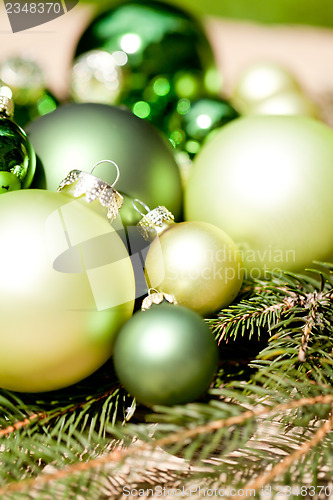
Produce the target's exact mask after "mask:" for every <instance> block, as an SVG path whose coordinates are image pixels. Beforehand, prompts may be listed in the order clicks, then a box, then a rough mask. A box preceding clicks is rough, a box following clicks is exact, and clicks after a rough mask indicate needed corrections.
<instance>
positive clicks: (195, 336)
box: [113, 303, 218, 406]
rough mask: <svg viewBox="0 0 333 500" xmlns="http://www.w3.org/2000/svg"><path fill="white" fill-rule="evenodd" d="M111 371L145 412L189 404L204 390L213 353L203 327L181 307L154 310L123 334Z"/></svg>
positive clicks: (136, 318) (207, 331)
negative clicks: (146, 408) (142, 406)
mask: <svg viewBox="0 0 333 500" xmlns="http://www.w3.org/2000/svg"><path fill="white" fill-rule="evenodd" d="M113 360H114V365H115V369H116V373H117V375H118V377H119V379H120V382H121V383H122V384H123V385H124V387H125V389H126V390H127V391H128V392H129V393H130V394H132V396H134V397H135V398H136V399H137V400H138V401H139V402H141V403H144V404H146V405H147V406H151V405H155V404H160V405H175V404H183V403H188V402H190V401H194V400H195V399H197V398H198V397H200V396H201V395H202V394H203V393H204V392H205V391H206V390H207V389H208V387H209V385H210V383H211V381H212V380H213V377H214V374H215V372H216V369H217V360H218V350H217V344H216V342H215V340H214V337H213V334H212V332H211V331H210V329H209V327H208V325H207V324H206V323H205V322H204V321H203V319H202V318H201V317H200V316H199V315H198V314H197V313H195V312H193V311H191V310H190V309H187V308H185V307H183V306H174V305H170V304H165V303H163V304H161V305H158V306H156V305H153V306H152V307H151V309H149V310H148V311H144V312H143V311H138V312H136V313H135V314H134V316H133V317H132V318H131V319H130V320H129V321H128V322H127V323H126V325H125V326H124V327H123V328H122V330H121V332H120V334H119V336H118V338H117V341H116V346H115V351H114V356H113Z"/></svg>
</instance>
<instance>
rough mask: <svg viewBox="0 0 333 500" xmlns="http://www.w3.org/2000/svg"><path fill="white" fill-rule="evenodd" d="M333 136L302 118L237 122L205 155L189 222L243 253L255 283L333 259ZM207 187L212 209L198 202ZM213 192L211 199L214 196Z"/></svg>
mask: <svg viewBox="0 0 333 500" xmlns="http://www.w3.org/2000/svg"><path fill="white" fill-rule="evenodd" d="M332 165H333V131H332V130H331V129H330V128H328V127H327V126H326V125H324V124H323V123H321V122H319V121H316V120H313V119H310V118H304V117H296V116H256V117H244V118H238V119H236V120H234V121H233V122H232V123H230V124H228V125H226V126H225V127H223V128H222V129H221V130H220V131H219V132H217V133H216V135H215V137H213V139H212V140H211V141H210V142H208V143H207V144H206V145H205V146H204V147H203V148H202V150H201V151H200V153H199V154H198V155H197V157H196V158H195V160H194V162H193V168H192V170H191V175H190V178H189V180H188V184H187V188H186V192H185V216H186V219H187V220H193V221H195V220H201V221H205V222H210V223H212V224H215V225H216V226H219V227H220V228H221V229H223V230H224V231H226V232H227V233H228V234H229V235H230V236H231V237H232V238H233V240H234V241H235V243H236V244H237V245H238V246H239V248H240V249H241V250H242V255H243V261H244V265H245V266H246V267H247V269H248V271H249V272H250V274H251V275H252V276H253V277H258V276H259V275H261V274H262V272H263V271H264V270H265V269H268V268H270V269H272V268H282V269H287V270H290V271H299V270H304V268H305V267H307V266H311V265H312V261H313V260H323V261H325V260H328V261H329V260H331V259H332V257H333V224H332V221H333V196H332V188H333V168H332ZM203 183H204V187H205V193H206V196H205V202H204V203H198V200H200V199H201V197H202V194H203ZM207 193H208V195H207Z"/></svg>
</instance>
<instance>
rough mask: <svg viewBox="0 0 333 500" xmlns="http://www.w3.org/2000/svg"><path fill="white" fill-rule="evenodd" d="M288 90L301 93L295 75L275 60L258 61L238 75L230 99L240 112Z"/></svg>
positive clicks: (246, 110) (244, 111) (245, 111)
mask: <svg viewBox="0 0 333 500" xmlns="http://www.w3.org/2000/svg"><path fill="white" fill-rule="evenodd" d="M286 92H287V93H288V92H296V93H301V88H300V85H299V83H298V81H297V79H296V78H295V76H294V75H293V74H292V73H291V72H290V71H289V70H288V69H287V68H285V67H284V66H281V65H280V64H278V63H275V62H258V63H255V64H251V65H250V66H249V67H247V68H246V69H245V70H244V71H243V72H242V73H241V75H240V76H239V77H238V79H237V81H236V84H235V87H234V89H233V94H232V100H233V102H234V103H235V105H236V106H238V108H239V109H240V110H241V112H242V113H247V112H248V110H250V109H252V108H255V107H256V106H257V105H258V104H260V103H261V102H263V101H265V100H266V99H271V98H272V97H274V96H277V95H280V94H284V93H286Z"/></svg>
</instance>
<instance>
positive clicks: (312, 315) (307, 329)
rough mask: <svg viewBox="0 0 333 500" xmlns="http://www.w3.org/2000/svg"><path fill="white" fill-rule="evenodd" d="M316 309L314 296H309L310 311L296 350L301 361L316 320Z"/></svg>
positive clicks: (316, 304) (303, 359) (302, 361)
mask: <svg viewBox="0 0 333 500" xmlns="http://www.w3.org/2000/svg"><path fill="white" fill-rule="evenodd" d="M317 310H318V303H317V302H316V296H315V295H314V296H313V297H312V298H311V304H310V312H309V314H308V316H307V318H306V322H305V325H304V328H303V335H302V340H301V345H300V347H299V350H298V359H299V361H300V362H301V363H304V362H305V355H306V351H307V348H308V345H309V340H310V335H311V333H312V329H313V326H314V324H315V321H316V314H317Z"/></svg>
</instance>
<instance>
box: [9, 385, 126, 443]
mask: <svg viewBox="0 0 333 500" xmlns="http://www.w3.org/2000/svg"><path fill="white" fill-rule="evenodd" d="M116 388H117V387H113V388H112V389H110V390H109V391H107V392H104V393H102V394H100V395H99V396H97V397H94V399H93V403H96V402H97V401H100V400H102V399H105V398H107V397H108V396H110V395H111V394H112V393H113V392H114V391H115V389H116ZM90 402H91V401H85V402H83V403H77V404H75V405H73V406H70V407H69V408H66V409H65V410H58V411H55V412H54V413H52V412H50V413H46V412H38V413H34V414H33V415H29V417H27V418H25V419H23V420H20V421H18V422H15V423H14V424H12V425H9V426H8V427H5V428H3V429H0V439H1V438H2V437H5V436H8V435H9V434H12V433H13V432H15V431H18V430H20V429H23V428H24V427H28V426H29V425H31V424H32V423H37V422H40V421H41V420H44V419H48V420H52V419H54V418H58V417H62V416H63V415H66V413H73V412H74V411H76V410H78V409H80V408H84V406H85V405H86V404H88V403H90Z"/></svg>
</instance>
